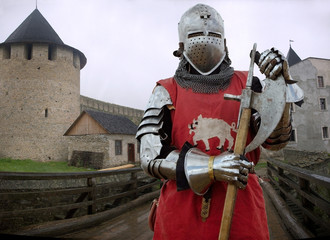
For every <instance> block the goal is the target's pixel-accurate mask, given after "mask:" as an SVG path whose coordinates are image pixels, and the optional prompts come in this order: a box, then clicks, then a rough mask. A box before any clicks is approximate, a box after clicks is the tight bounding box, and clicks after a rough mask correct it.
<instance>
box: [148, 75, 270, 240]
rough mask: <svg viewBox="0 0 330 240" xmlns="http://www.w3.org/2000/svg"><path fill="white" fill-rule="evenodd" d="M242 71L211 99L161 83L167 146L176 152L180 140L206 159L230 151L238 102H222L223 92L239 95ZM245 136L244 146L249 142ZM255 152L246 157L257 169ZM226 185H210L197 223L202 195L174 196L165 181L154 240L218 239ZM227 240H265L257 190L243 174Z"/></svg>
mask: <svg viewBox="0 0 330 240" xmlns="http://www.w3.org/2000/svg"><path fill="white" fill-rule="evenodd" d="M246 77H247V72H240V71H235V73H234V75H233V77H232V79H231V83H230V85H229V87H228V88H227V89H226V90H224V91H219V92H218V93H216V94H203V93H195V92H192V90H191V89H184V88H182V87H180V86H179V85H178V84H177V83H176V81H175V80H174V78H169V79H165V80H161V81H159V82H158V84H160V85H162V86H163V87H165V88H166V90H167V91H168V92H169V94H170V97H171V100H172V102H173V107H172V108H171V109H172V110H171V120H172V145H173V146H175V147H176V148H177V149H179V150H180V148H181V147H182V146H183V145H184V143H185V142H186V141H188V142H189V143H190V144H192V145H194V146H196V147H197V148H199V149H201V150H202V151H203V152H205V153H206V154H208V155H210V156H211V155H213V156H214V155H219V154H220V153H221V152H223V151H227V149H229V150H232V149H233V148H234V145H235V138H236V133H237V129H236V127H237V119H238V113H239V102H236V101H232V100H224V98H223V95H224V94H225V93H228V94H233V95H240V94H241V92H242V89H243V88H244V87H245V86H244V85H245V82H246ZM252 137H253V136H252V132H250V133H249V134H248V140H247V144H248V143H249V142H250V141H251V139H252ZM259 155H260V150H259V149H256V150H254V151H252V152H250V153H248V154H247V158H248V159H249V160H250V161H253V162H254V163H255V164H257V162H258V160H259ZM226 188H227V183H225V182H215V183H214V184H213V186H212V192H211V196H210V197H211V202H210V209H209V216H208V218H206V220H205V221H202V217H201V208H202V199H203V196H198V195H196V194H195V193H193V192H192V191H191V190H190V189H187V190H183V191H178V190H177V184H176V181H174V180H169V181H165V182H164V185H163V187H162V190H161V195H160V198H159V206H158V209H157V216H156V222H155V230H154V239H155V240H159V239H169V240H173V239H174V240H176V239H180V240H183V239H190V240H191V239H198V240H201V239H207V240H212V239H218V235H219V230H220V225H221V217H222V211H223V206H224V201H225V196H226ZM230 239H244V240H246V239H254V240H255V239H262V240H264V239H269V233H268V227H267V217H266V211H265V204H264V199H263V194H262V189H261V187H260V185H259V182H258V177H257V176H256V175H255V174H249V178H248V184H247V187H246V189H244V190H238V193H237V199H236V205H235V209H234V215H233V220H232V226H231V231H230Z"/></svg>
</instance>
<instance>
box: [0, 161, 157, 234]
mask: <svg viewBox="0 0 330 240" xmlns="http://www.w3.org/2000/svg"><path fill="white" fill-rule="evenodd" d="M160 183H161V182H160V181H158V180H155V179H152V178H150V177H148V176H146V175H145V174H144V173H143V172H142V169H141V168H138V167H136V168H130V169H120V170H108V171H97V172H94V171H93V172H74V173H18V172H0V221H1V229H0V231H5V232H6V231H9V232H10V230H13V231H17V229H19V228H21V227H24V226H25V227H26V225H31V224H37V223H40V222H47V221H53V220H57V219H59V220H62V219H69V218H73V217H76V216H84V215H87V214H94V213H99V212H102V211H105V210H108V209H111V208H114V207H116V206H119V205H121V204H122V203H125V202H128V201H131V200H132V199H135V198H137V197H138V196H141V195H143V194H145V193H148V192H151V191H153V190H157V189H159V187H160Z"/></svg>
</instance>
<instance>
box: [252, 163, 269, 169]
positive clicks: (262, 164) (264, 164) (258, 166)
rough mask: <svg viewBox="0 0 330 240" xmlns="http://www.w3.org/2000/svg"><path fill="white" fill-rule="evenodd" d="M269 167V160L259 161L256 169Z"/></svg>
mask: <svg viewBox="0 0 330 240" xmlns="http://www.w3.org/2000/svg"><path fill="white" fill-rule="evenodd" d="M266 167H267V162H259V163H258V164H257V165H256V166H255V167H254V169H255V170H259V169H261V168H266Z"/></svg>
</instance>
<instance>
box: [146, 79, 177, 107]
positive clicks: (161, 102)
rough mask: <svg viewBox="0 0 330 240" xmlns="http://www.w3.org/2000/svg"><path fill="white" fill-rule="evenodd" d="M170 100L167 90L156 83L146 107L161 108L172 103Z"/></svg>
mask: <svg viewBox="0 0 330 240" xmlns="http://www.w3.org/2000/svg"><path fill="white" fill-rule="evenodd" d="M172 104H173V103H172V100H171V97H170V94H169V93H168V91H167V90H166V89H165V88H164V87H163V86H161V85H157V86H156V87H155V89H154V91H153V93H152V94H151V96H150V98H149V102H148V104H147V109H146V110H148V109H150V108H158V109H160V108H162V107H163V106H165V105H172Z"/></svg>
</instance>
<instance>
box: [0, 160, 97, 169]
mask: <svg viewBox="0 0 330 240" xmlns="http://www.w3.org/2000/svg"><path fill="white" fill-rule="evenodd" d="M0 171H1V172H85V171H94V169H90V168H82V167H73V166H68V163H67V162H38V161H33V160H29V159H26V160H15V159H10V158H0Z"/></svg>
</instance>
